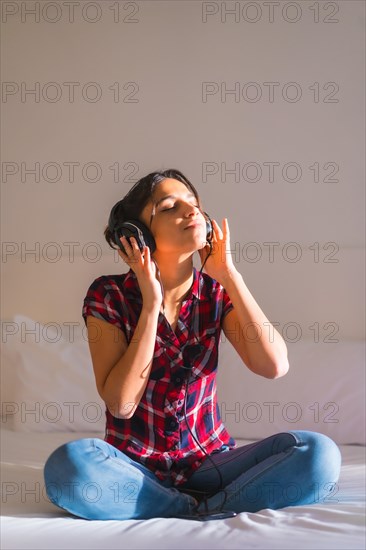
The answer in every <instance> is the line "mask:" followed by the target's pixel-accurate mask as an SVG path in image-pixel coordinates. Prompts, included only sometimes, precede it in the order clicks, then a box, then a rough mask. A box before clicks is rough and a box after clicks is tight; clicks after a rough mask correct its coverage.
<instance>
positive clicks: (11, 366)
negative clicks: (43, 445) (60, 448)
mask: <svg viewBox="0 0 366 550" xmlns="http://www.w3.org/2000/svg"><path fill="white" fill-rule="evenodd" d="M11 323H13V325H11V326H10V325H5V324H4V322H3V331H2V333H3V335H4V334H5V333H8V331H9V330H10V329H14V327H15V330H16V329H17V333H16V334H13V335H9V334H8V335H7V337H6V342H5V343H3V349H2V366H1V382H2V384H1V410H2V423H3V425H4V424H5V425H6V427H7V428H9V429H12V430H16V431H21V432H50V431H52V432H54V431H74V432H103V431H104V428H105V404H104V402H103V400H102V399H101V398H100V397H99V395H98V392H97V389H96V385H95V378H94V373H93V367H92V362H91V358H90V352H89V346H88V342H87V340H86V332H85V334H84V336H82V334H81V331H80V330H79V334H78V336H77V338H76V340H75V341H74V342H73V341H72V337H71V338H68V337H67V338H65V336H64V335H61V325H58V327H57V326H54V327H52V326H51V324H50V325H49V326H47V325H46V326H44V325H42V324H40V323H37V322H36V321H34V320H33V319H30V318H28V317H25V316H22V315H16V316H15V317H14V319H13V320H12V321H11ZM5 329H6V330H5ZM32 331H33V332H32ZM71 334H72V333H71ZM36 340H39V341H38V342H37V341H36Z"/></svg>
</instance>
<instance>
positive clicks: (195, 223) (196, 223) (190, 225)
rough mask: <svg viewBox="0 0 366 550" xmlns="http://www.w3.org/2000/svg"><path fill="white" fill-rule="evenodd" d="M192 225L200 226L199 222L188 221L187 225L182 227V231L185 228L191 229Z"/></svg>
mask: <svg viewBox="0 0 366 550" xmlns="http://www.w3.org/2000/svg"><path fill="white" fill-rule="evenodd" d="M194 227H201V224H200V223H199V222H193V223H190V224H189V225H186V227H185V228H184V231H185V230H186V229H192V228H194Z"/></svg>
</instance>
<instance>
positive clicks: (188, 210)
mask: <svg viewBox="0 0 366 550" xmlns="http://www.w3.org/2000/svg"><path fill="white" fill-rule="evenodd" d="M183 211H184V215H185V216H193V217H194V216H196V215H198V214H199V213H200V209H199V208H198V207H197V206H194V204H192V203H191V202H186V203H185V204H184V205H183Z"/></svg>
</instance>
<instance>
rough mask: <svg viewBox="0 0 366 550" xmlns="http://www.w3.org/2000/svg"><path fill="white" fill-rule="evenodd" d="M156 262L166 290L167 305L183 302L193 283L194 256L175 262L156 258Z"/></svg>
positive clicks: (165, 302) (165, 301)
mask: <svg viewBox="0 0 366 550" xmlns="http://www.w3.org/2000/svg"><path fill="white" fill-rule="evenodd" d="M154 259H155V258H154ZM156 263H157V265H158V271H157V275H158V278H159V280H160V282H161V284H162V286H163V290H164V304H165V306H167V305H168V304H171V305H174V304H176V303H178V302H181V301H182V300H183V299H184V297H185V295H186V294H187V293H188V291H189V289H190V288H191V286H192V284H193V261H192V256H190V257H189V258H188V259H187V260H185V261H183V262H180V263H175V264H173V263H172V262H171V261H166V262H164V261H162V260H160V261H159V260H158V259H156Z"/></svg>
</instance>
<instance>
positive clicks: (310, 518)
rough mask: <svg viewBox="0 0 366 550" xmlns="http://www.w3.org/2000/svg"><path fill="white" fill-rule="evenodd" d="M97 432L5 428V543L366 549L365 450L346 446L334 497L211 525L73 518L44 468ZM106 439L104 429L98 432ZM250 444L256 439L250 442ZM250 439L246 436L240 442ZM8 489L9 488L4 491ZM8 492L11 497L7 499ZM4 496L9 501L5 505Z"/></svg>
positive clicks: (3, 545) (15, 545)
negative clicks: (58, 451) (48, 484)
mask: <svg viewBox="0 0 366 550" xmlns="http://www.w3.org/2000/svg"><path fill="white" fill-rule="evenodd" d="M90 435H91V434H90V433H77V432H74V433H67V432H66V433H63V432H59V433H23V434H20V433H16V432H13V431H10V430H6V429H5V430H3V431H2V436H1V438H2V441H1V448H2V458H1V460H2V487H3V505H2V519H1V521H2V525H1V539H2V540H1V548H2V549H3V550H6V549H17V550H20V549H23V548H27V549H30V548H34V549H41V548H45V549H47V550H48V549H49V548H53V549H56V548H60V549H66V548H75V549H76V548H80V549H81V548H85V549H89V548H98V549H99V548H103V549H109V548H110V549H116V548H126V549H129V548H139V549H140V548H141V549H145V548H146V549H147V548H149V549H150V548H156V549H160V548H169V549H171V548H182V549H186V548H194V549H196V548H197V549H198V548H210V549H211V548H220V549H221V548H225V549H226V548H232V549H234V548H235V549H242V548H261V549H264V548H291V549H293V548H297V549H301V548H315V549H320V548H324V549H336V548H342V549H343V548H344V549H345V548H347V549H349V550H351V549H356V548H357V549H358V548H360V549H361V548H362V549H363V548H364V547H365V538H364V521H365V501H364V481H365V478H364V475H365V472H364V458H365V447H363V446H357V445H342V446H341V453H342V457H343V465H342V473H341V478H340V480H339V491H338V493H337V494H336V495H334V497H333V498H334V499H335V500H334V501H332V502H327V503H322V504H314V505H312V506H298V507H289V508H286V509H282V510H262V511H260V512H257V513H255V514H253V513H242V514H239V515H238V516H237V517H235V518H233V519H228V520H220V521H211V522H206V523H203V522H202V523H201V522H195V521H187V520H178V519H160V518H159V519H150V520H143V521H142V520H131V521H87V520H82V519H77V518H74V517H71V516H69V515H68V514H67V513H66V512H63V511H62V510H60V509H59V508H57V507H55V506H54V505H53V504H51V503H50V502H49V501H48V499H47V497H46V496H45V494H44V481H43V474H42V468H43V464H44V462H45V460H46V458H47V456H48V455H49V454H50V453H51V451H52V450H53V449H54V448H56V447H57V446H58V445H60V444H62V443H63V442H65V441H69V440H71V439H74V438H78V437H90ZM96 436H97V437H100V436H101V434H96ZM248 442H249V441H248ZM240 443H243V444H244V443H246V441H245V442H244V441H240ZM4 489H5V491H4ZM4 497H5V498H4ZM4 500H5V502H4Z"/></svg>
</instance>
